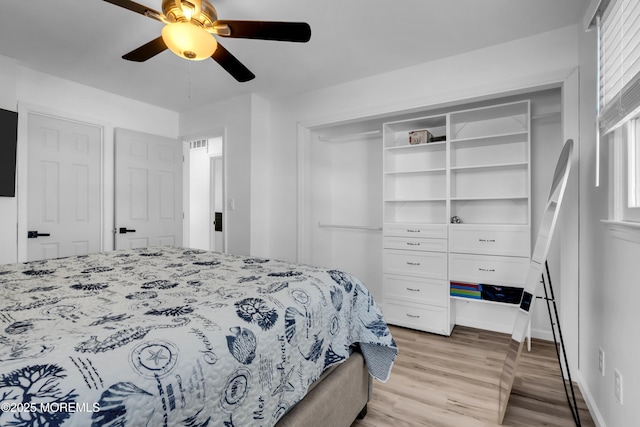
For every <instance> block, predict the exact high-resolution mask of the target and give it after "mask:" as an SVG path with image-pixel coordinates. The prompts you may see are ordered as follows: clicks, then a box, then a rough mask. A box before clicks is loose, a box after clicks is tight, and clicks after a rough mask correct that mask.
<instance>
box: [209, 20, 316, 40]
mask: <svg viewBox="0 0 640 427" xmlns="http://www.w3.org/2000/svg"><path fill="white" fill-rule="evenodd" d="M224 25H226V26H228V27H229V29H230V34H228V35H227V34H219V35H220V36H223V37H234V38H242V39H260V40H277V41H282V42H299V43H305V42H308V41H309V39H310V38H311V27H310V26H309V24H307V23H306V22H273V21H225V20H218V21H216V22H214V26H224Z"/></svg>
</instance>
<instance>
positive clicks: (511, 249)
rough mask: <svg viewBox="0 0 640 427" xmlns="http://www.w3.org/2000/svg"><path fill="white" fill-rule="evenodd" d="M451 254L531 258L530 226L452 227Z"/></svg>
mask: <svg viewBox="0 0 640 427" xmlns="http://www.w3.org/2000/svg"><path fill="white" fill-rule="evenodd" d="M449 240H450V242H451V243H450V245H451V252H460V253H470V254H490V255H508V256H522V257H529V255H530V253H531V230H530V229H529V227H528V226H523V227H520V226H513V227H491V226H489V227H483V226H461V227H457V226H452V227H451V228H450V229H449Z"/></svg>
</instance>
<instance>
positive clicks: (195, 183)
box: [189, 147, 211, 251]
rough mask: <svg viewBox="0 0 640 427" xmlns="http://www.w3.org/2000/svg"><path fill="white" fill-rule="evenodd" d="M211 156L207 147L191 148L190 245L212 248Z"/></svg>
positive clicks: (192, 246)
mask: <svg viewBox="0 0 640 427" xmlns="http://www.w3.org/2000/svg"><path fill="white" fill-rule="evenodd" d="M210 163H211V157H209V153H208V152H207V148H206V147H203V148H197V149H191V150H189V201H190V202H189V247H190V248H196V249H203V250H206V251H208V250H209V249H210V248H211V243H210V235H211V232H210V230H211V225H210V224H211V222H210V219H211V218H210V217H211V213H210V210H211V177H210V175H209V174H210V170H209V169H210V168H211V167H210Z"/></svg>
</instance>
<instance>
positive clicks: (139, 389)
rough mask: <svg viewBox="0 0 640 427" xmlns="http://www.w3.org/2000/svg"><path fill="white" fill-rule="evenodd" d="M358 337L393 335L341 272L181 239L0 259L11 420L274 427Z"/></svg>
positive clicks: (3, 406)
mask: <svg viewBox="0 0 640 427" xmlns="http://www.w3.org/2000/svg"><path fill="white" fill-rule="evenodd" d="M354 344H357V345H358V346H359V349H360V351H361V353H362V355H363V357H364V359H365V362H366V364H367V367H368V370H369V373H370V374H371V375H372V376H373V377H374V378H377V379H378V380H381V381H386V380H387V379H388V376H389V373H390V370H391V367H392V365H393V362H394V360H395V357H396V355H397V347H396V345H395V342H394V341H393V338H392V336H391V334H390V332H389V329H388V328H387V325H386V323H385V322H384V319H383V317H382V314H381V313H380V310H379V309H378V307H377V306H376V304H375V301H374V300H373V298H372V296H371V294H370V293H369V291H368V290H367V289H366V287H365V286H364V285H363V284H362V283H361V282H359V281H358V280H357V279H356V278H354V277H353V276H351V275H349V274H346V273H344V272H341V271H337V270H328V269H323V268H318V267H313V266H308V265H299V264H293V263H287V262H282V261H275V260H268V259H261V258H255V257H243V256H235V255H228V254H221V253H216V252H205V251H200V250H192V249H185V248H175V247H157V248H144V249H134V250H128V251H114V252H106V253H99V254H92V255H87V256H80V257H70V258H60V259H54V260H45V261H37V262H30V263H24V264H11V265H4V266H0V425H1V426H50V427H55V426H95V427H98V426H123V427H124V426H187V427H192V426H224V427H231V426H235V427H239V426H273V425H274V424H275V423H276V422H277V421H278V420H279V419H280V418H281V417H282V416H283V415H284V414H286V413H287V412H288V411H289V409H290V408H292V407H293V406H294V405H295V404H296V403H297V402H298V401H300V400H301V399H302V398H303V397H304V396H305V393H306V392H307V389H308V388H309V386H310V385H311V384H312V383H313V382H314V380H316V379H317V378H319V377H320V375H321V374H322V372H323V371H324V370H325V369H327V368H328V367H330V366H333V365H336V364H340V363H342V362H343V361H345V360H346V359H347V358H348V357H349V354H350V350H351V348H352V346H353V345H354Z"/></svg>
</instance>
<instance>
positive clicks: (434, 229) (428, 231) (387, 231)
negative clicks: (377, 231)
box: [383, 223, 447, 239]
mask: <svg viewBox="0 0 640 427" xmlns="http://www.w3.org/2000/svg"><path fill="white" fill-rule="evenodd" d="M383 234H384V235H385V236H404V237H428V238H431V239H446V238H447V226H446V225H444V224H441V225H436V224H394V223H386V224H384V233H383Z"/></svg>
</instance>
